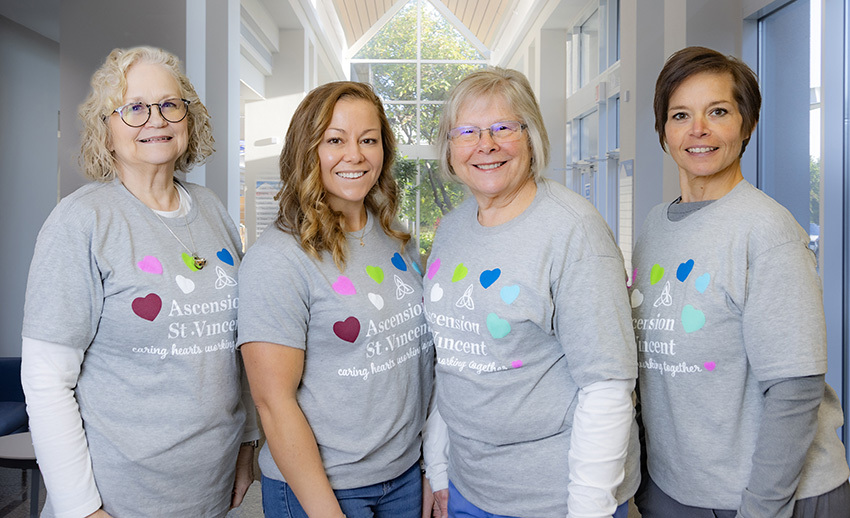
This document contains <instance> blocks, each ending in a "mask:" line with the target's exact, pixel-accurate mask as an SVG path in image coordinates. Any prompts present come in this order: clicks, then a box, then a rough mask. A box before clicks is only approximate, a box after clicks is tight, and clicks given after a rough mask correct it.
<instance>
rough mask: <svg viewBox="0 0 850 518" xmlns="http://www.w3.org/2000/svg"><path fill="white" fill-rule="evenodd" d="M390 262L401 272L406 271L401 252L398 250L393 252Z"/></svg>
mask: <svg viewBox="0 0 850 518" xmlns="http://www.w3.org/2000/svg"><path fill="white" fill-rule="evenodd" d="M392 263H393V266H395V267H396V268H398V269H399V270H401V271H403V272H406V271H407V263H405V262H404V259H402V257H401V254H399V253H398V252H396V253H395V254H393V258H392Z"/></svg>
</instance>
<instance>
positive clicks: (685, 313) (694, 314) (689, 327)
mask: <svg viewBox="0 0 850 518" xmlns="http://www.w3.org/2000/svg"><path fill="white" fill-rule="evenodd" d="M704 325H705V313H703V312H702V311H700V310H698V309H696V308H694V307H693V306H691V305H690V304H687V305H685V307H683V308H682V327H683V328H684V329H685V332H686V333H693V332H694V331H698V330H700V329H702V326H704Z"/></svg>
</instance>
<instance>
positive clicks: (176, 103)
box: [114, 98, 191, 128]
mask: <svg viewBox="0 0 850 518" xmlns="http://www.w3.org/2000/svg"><path fill="white" fill-rule="evenodd" d="M190 102H191V101H187V100H186V99H177V98H174V99H166V100H164V101H160V102H158V103H150V104H147V103H143V102H139V101H135V102H131V103H127V104H125V105H124V106H119V107H118V108H115V110H114V112H115V113H117V114H118V116H119V117H121V120H122V121H124V124H126V125H127V126H130V127H131V128H139V127H141V126H144V125H145V124H147V123H148V121H149V120H150V119H151V106H156V107H157V108H158V109H159V114H160V115H161V116H162V118H163V119H165V120H166V121H167V122H171V123H176V122H180V121H182V120H183V119H185V118H186V115H187V114H188V113H189V103H190Z"/></svg>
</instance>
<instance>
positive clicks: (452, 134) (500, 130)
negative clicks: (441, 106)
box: [448, 121, 528, 146]
mask: <svg viewBox="0 0 850 518" xmlns="http://www.w3.org/2000/svg"><path fill="white" fill-rule="evenodd" d="M526 128H528V125H526V124H523V123H521V122H517V121H501V122H497V123H495V124H491V125H490V127H489V128H479V127H478V126H458V127H457V128H452V129H451V130H449V134H448V139H449V140H451V141H452V142H454V143H455V145H458V146H474V145H475V144H478V141H479V140H481V132H482V131H489V132H490V138H492V139H493V140H494V141H496V142H513V141H515V140H519V138H520V137H521V136H522V130H524V129H526Z"/></svg>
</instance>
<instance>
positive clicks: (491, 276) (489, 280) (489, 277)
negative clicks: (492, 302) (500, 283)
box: [478, 268, 502, 290]
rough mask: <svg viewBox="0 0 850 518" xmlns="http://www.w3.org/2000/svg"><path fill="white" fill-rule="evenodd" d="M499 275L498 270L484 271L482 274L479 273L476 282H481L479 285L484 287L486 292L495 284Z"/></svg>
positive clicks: (500, 272) (499, 271) (500, 271)
mask: <svg viewBox="0 0 850 518" xmlns="http://www.w3.org/2000/svg"><path fill="white" fill-rule="evenodd" d="M500 275H502V270H500V269H498V268H493V269H492V270H484V271H483V272H481V275H480V276H479V277H478V280H479V281H481V285H482V286H484V289H485V290H486V289H487V288H489V287H490V286H492V285H493V283H494V282H496V279H498V278H499V276H500Z"/></svg>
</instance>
